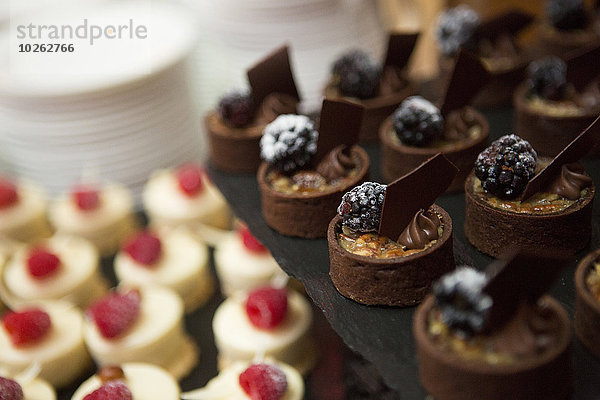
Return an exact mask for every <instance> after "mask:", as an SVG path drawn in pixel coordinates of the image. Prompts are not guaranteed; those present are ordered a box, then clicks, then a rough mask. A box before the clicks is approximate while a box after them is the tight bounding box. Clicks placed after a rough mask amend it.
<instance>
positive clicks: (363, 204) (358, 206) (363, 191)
mask: <svg viewBox="0 0 600 400" xmlns="http://www.w3.org/2000/svg"><path fill="white" fill-rule="evenodd" d="M386 187H387V186H386V185H382V184H380V183H376V182H365V183H363V184H362V185H360V186H356V187H355V188H353V189H352V190H350V191H349V192H346V193H345V194H344V196H343V197H342V202H341V203H340V205H339V207H338V209H337V212H338V214H339V215H341V216H342V225H343V226H345V227H347V228H349V229H351V230H353V231H357V232H371V231H377V230H378V229H379V221H380V219H381V210H382V209H383V199H384V197H385V189H386Z"/></svg>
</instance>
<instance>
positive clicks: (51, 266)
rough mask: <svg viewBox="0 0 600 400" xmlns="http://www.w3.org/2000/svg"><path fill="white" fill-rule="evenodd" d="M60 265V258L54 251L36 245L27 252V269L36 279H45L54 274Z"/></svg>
mask: <svg viewBox="0 0 600 400" xmlns="http://www.w3.org/2000/svg"><path fill="white" fill-rule="evenodd" d="M59 267H60V258H58V256H57V255H56V254H54V253H51V252H50V251H48V250H46V249H44V248H41V247H36V248H34V249H32V250H31V251H30V252H29V256H28V257H27V271H29V274H30V275H31V276H32V277H33V278H34V279H38V280H42V279H46V278H49V277H51V276H52V275H54V274H55V273H56V272H57V271H58V268H59Z"/></svg>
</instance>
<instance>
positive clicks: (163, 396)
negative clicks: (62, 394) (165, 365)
mask: <svg viewBox="0 0 600 400" xmlns="http://www.w3.org/2000/svg"><path fill="white" fill-rule="evenodd" d="M120 369H121V370H122V373H123V377H122V378H119V379H120V380H122V381H123V382H124V383H125V385H126V386H127V388H128V389H129V390H130V391H131V394H132V395H133V398H134V399H136V400H179V398H180V397H179V394H180V390H179V384H178V383H177V381H176V380H175V378H173V377H172V376H171V375H170V374H169V373H168V372H167V371H165V370H164V369H162V368H160V367H157V366H156V365H152V364H145V363H126V364H123V365H121V367H120ZM104 383H105V379H103V376H102V371H100V372H99V373H97V374H95V375H94V376H92V377H91V378H89V379H88V380H86V381H85V382H83V383H82V384H81V385H80V386H79V388H78V389H77V390H76V391H75V393H73V396H72V397H71V400H82V399H83V398H84V397H85V396H86V395H88V394H90V393H92V392H93V391H94V390H96V389H98V388H100V387H101V386H102V385H103V384H104Z"/></svg>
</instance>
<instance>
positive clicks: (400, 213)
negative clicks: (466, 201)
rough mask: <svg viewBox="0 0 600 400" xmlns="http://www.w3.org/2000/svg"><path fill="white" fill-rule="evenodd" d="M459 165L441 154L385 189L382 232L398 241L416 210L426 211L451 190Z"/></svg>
mask: <svg viewBox="0 0 600 400" xmlns="http://www.w3.org/2000/svg"><path fill="white" fill-rule="evenodd" d="M457 173H458V168H456V166H455V165H454V164H452V163H451V162H450V161H449V160H448V159H447V158H446V157H445V156H444V155H443V154H442V153H438V154H436V155H435V156H433V157H431V158H430V159H429V160H427V161H425V162H424V163H423V164H421V165H420V166H419V167H417V168H416V169H414V170H413V171H412V172H409V173H408V174H406V175H404V176H403V177H400V178H398V179H396V180H395V181H394V182H392V183H390V184H389V185H388V186H387V188H386V190H385V199H384V201H383V210H382V211H381V220H380V222H379V234H380V235H384V236H387V237H388V238H390V239H392V240H396V239H397V238H398V237H399V236H400V234H401V233H402V231H403V230H404V228H406V227H407V226H408V224H409V223H410V221H411V220H412V219H413V217H414V216H415V214H416V213H417V211H419V210H421V209H423V210H427V209H428V208H429V206H431V205H432V204H433V203H434V201H435V199H437V198H438V197H439V196H440V195H441V194H442V193H444V192H445V191H446V189H448V186H450V183H452V180H453V179H454V177H455V176H456V174H457Z"/></svg>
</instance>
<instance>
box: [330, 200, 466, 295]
mask: <svg viewBox="0 0 600 400" xmlns="http://www.w3.org/2000/svg"><path fill="white" fill-rule="evenodd" d="M431 210H433V211H434V212H435V213H437V214H438V215H439V216H441V220H442V224H443V227H444V228H443V232H442V237H441V238H439V239H438V241H437V243H435V244H434V245H433V246H431V247H429V248H427V249H425V250H423V251H420V252H418V253H415V254H411V255H408V256H405V257H394V258H389V259H375V258H371V257H366V256H361V255H356V254H353V253H351V252H349V251H347V250H346V249H344V248H343V247H342V246H341V245H340V244H339V242H338V233H339V232H340V229H341V224H342V217H341V216H339V215H336V216H335V217H334V218H333V219H332V220H331V222H330V223H329V229H328V230H327V242H328V244H329V260H330V262H329V275H330V276H331V280H332V281H333V284H334V286H335V287H336V289H337V290H338V292H340V294H342V295H343V296H345V297H348V298H350V299H352V300H354V301H356V302H358V303H362V304H367V305H387V306H402V307H404V306H413V305H416V304H418V303H420V302H421V301H422V300H423V298H424V297H425V296H426V295H427V293H429V291H430V289H431V285H432V284H433V282H434V281H436V280H437V279H438V278H439V277H440V276H442V275H443V274H445V273H446V272H449V271H451V270H452V269H454V267H455V264H454V252H453V249H452V219H451V218H450V216H449V215H448V213H447V212H446V211H445V210H444V209H443V208H441V207H439V206H437V205H435V204H434V205H432V206H431Z"/></svg>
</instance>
